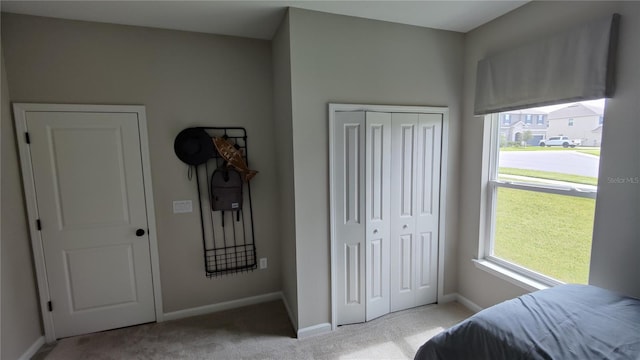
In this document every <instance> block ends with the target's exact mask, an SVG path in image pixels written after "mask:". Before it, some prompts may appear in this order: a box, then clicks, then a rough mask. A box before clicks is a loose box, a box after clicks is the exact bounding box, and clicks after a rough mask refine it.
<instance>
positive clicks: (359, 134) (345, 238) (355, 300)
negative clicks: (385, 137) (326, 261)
mask: <svg viewBox="0 0 640 360" xmlns="http://www.w3.org/2000/svg"><path fill="white" fill-rule="evenodd" d="M333 131H334V133H333V139H334V146H333V174H332V177H333V178H332V179H331V181H332V182H333V186H332V188H333V189H334V191H333V199H332V203H333V209H334V212H333V224H334V236H335V239H336V244H335V245H336V246H335V251H336V274H337V279H336V292H337V294H336V295H337V299H336V302H337V306H336V310H337V316H338V325H342V324H351V323H356V322H363V321H365V219H364V214H365V212H364V207H365V199H364V184H365V181H364V158H365V157H364V145H365V113H364V112H363V111H356V112H336V114H335V122H334V130H333Z"/></svg>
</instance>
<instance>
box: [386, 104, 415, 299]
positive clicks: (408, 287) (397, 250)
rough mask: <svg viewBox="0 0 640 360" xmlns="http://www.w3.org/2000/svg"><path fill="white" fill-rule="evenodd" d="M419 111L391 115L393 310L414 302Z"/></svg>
mask: <svg viewBox="0 0 640 360" xmlns="http://www.w3.org/2000/svg"><path fill="white" fill-rule="evenodd" d="M418 120H419V117H418V114H405V113H393V114H392V117H391V147H392V151H391V252H390V255H391V279H390V287H391V311H396V310H402V309H406V308H409V307H412V306H415V305H413V304H414V302H415V301H414V283H415V271H414V270H413V268H414V266H415V256H414V255H413V253H414V250H413V248H414V247H415V235H414V234H415V230H416V228H415V214H416V199H417V197H416V182H415V175H416V170H417V169H416V156H417V147H416V136H417V130H418Z"/></svg>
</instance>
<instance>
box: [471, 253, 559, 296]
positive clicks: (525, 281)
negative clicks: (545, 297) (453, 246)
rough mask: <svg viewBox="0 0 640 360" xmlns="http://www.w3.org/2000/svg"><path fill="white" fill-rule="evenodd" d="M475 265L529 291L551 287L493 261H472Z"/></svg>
mask: <svg viewBox="0 0 640 360" xmlns="http://www.w3.org/2000/svg"><path fill="white" fill-rule="evenodd" d="M472 261H473V264H474V265H475V266H476V267H477V268H478V269H480V270H483V271H486V272H488V273H489V274H491V275H494V276H497V277H499V278H500V279H503V280H506V281H508V282H510V283H512V284H514V285H517V286H519V287H521V288H523V289H525V290H527V291H537V290H543V289H548V288H549V287H550V286H549V285H546V284H543V283H541V282H539V281H537V280H534V279H532V278H529V277H527V276H524V275H522V274H518V273H516V272H514V271H512V270H509V269H507V268H505V267H504V266H500V265H498V264H496V263H493V262H491V261H487V260H484V259H472Z"/></svg>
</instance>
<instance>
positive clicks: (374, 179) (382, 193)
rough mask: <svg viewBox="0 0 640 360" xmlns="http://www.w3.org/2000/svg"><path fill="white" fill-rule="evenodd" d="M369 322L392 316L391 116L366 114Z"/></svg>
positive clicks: (366, 258) (367, 296)
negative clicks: (389, 314) (390, 279)
mask: <svg viewBox="0 0 640 360" xmlns="http://www.w3.org/2000/svg"><path fill="white" fill-rule="evenodd" d="M366 128H367V130H366V141H365V143H366V144H365V157H366V163H365V170H366V184H365V194H366V195H365V207H366V211H365V213H366V220H365V222H366V257H365V261H366V264H365V265H366V271H365V277H366V283H365V284H366V286H365V287H366V320H367V321H369V320H372V319H375V318H377V317H380V316H382V315H384V314H388V313H389V309H390V294H389V271H390V265H389V250H390V246H389V240H390V237H391V234H390V231H391V228H390V219H389V216H390V214H391V212H390V208H389V202H390V193H391V186H390V183H389V181H390V179H391V176H390V167H391V113H382V112H367V113H366Z"/></svg>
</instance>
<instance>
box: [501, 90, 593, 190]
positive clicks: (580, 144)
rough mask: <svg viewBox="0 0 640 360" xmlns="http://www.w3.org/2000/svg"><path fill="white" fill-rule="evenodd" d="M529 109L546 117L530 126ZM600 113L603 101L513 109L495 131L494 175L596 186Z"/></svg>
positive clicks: (509, 179)
mask: <svg viewBox="0 0 640 360" xmlns="http://www.w3.org/2000/svg"><path fill="white" fill-rule="evenodd" d="M529 113H535V114H538V115H537V118H538V119H544V116H546V117H547V120H546V121H542V122H536V123H535V124H533V123H532V122H531V121H527V119H530V118H531V115H530V114H529ZM603 113H604V99H602V100H596V101H584V102H580V103H571V104H564V105H554V106H552V107H542V108H534V109H523V110H519V111H517V113H514V112H513V111H512V112H511V116H510V118H512V119H513V121H511V122H510V123H505V122H501V126H500V130H499V133H500V142H499V143H500V144H499V146H500V147H499V149H498V153H499V155H498V179H499V180H503V181H514V182H524V183H543V182H545V183H548V184H551V185H560V186H567V187H575V186H580V187H582V186H585V185H586V187H587V188H589V189H590V190H595V188H594V186H596V185H597V177H598V168H599V163H600V143H601V138H602V120H601V119H602V116H603ZM545 114H546V115H545ZM502 115H503V119H504V116H506V114H502ZM576 184H579V185H576Z"/></svg>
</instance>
